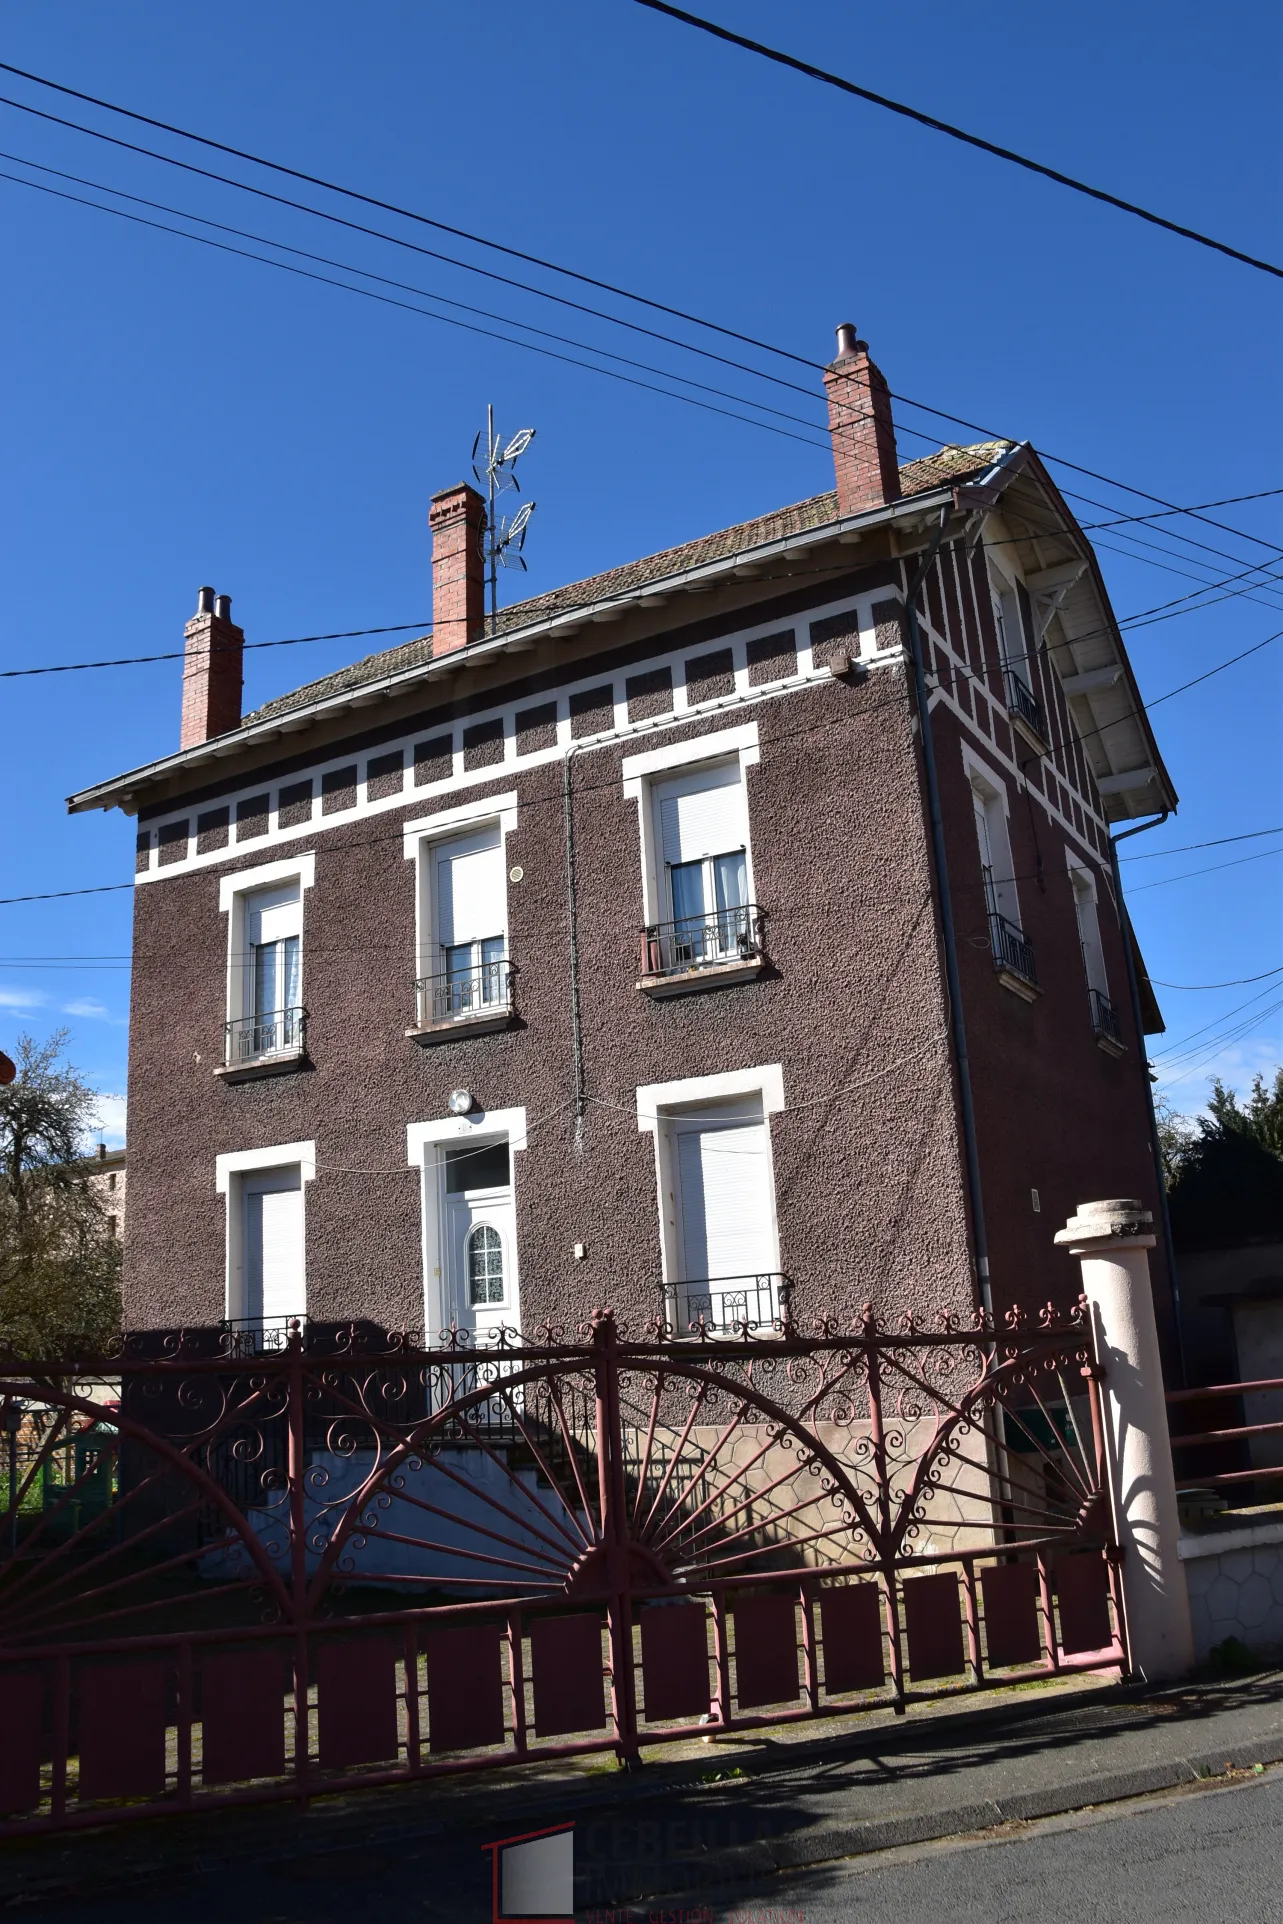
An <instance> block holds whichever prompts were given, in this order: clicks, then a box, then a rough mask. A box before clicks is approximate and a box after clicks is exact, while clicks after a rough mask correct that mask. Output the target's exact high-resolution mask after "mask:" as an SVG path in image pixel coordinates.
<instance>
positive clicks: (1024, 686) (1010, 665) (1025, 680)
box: [989, 564, 1046, 742]
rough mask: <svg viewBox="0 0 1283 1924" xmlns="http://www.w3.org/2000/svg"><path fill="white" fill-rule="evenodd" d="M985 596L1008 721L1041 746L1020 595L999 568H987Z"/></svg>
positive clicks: (1040, 717)
mask: <svg viewBox="0 0 1283 1924" xmlns="http://www.w3.org/2000/svg"><path fill="white" fill-rule="evenodd" d="M989 593H990V598H991V602H992V606H993V621H994V627H995V628H996V629H997V632H998V653H999V656H1000V658H1001V663H1002V679H1003V686H1004V688H1005V690H1006V696H1007V706H1008V708H1009V709H1010V711H1011V714H1012V717H1013V718H1014V719H1015V720H1017V721H1021V722H1023V723H1024V724H1025V726H1026V728H1029V729H1032V730H1033V732H1034V734H1035V735H1036V736H1037V737H1038V738H1039V741H1040V742H1041V741H1042V740H1043V739H1044V738H1045V735H1046V729H1045V726H1044V722H1043V712H1042V703H1041V702H1040V701H1039V699H1038V696H1037V695H1036V694H1035V692H1034V669H1033V652H1032V649H1033V636H1032V634H1031V633H1030V632H1029V625H1028V623H1027V622H1026V620H1025V618H1024V616H1023V614H1022V612H1021V606H1020V595H1021V591H1020V590H1019V589H1017V587H1016V586H1015V585H1014V584H1013V583H1012V582H1011V581H1010V580H1009V579H1008V578H1007V576H1006V575H1005V574H1003V572H1002V570H1001V569H1000V568H997V567H994V566H993V565H992V564H990V568H989Z"/></svg>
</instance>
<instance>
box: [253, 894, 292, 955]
mask: <svg viewBox="0 0 1283 1924" xmlns="http://www.w3.org/2000/svg"><path fill="white" fill-rule="evenodd" d="M302 933H303V907H302V898H301V895H300V891H299V885H298V883H297V882H286V883H284V884H283V885H282V886H281V887H280V888H276V889H260V890H259V891H258V892H257V893H256V894H254V895H250V896H247V897H246V900H245V936H246V940H247V941H248V942H249V943H251V944H252V946H253V947H255V948H257V947H258V946H259V944H260V943H263V942H280V941H283V940H284V939H285V937H286V936H289V935H301V934H302Z"/></svg>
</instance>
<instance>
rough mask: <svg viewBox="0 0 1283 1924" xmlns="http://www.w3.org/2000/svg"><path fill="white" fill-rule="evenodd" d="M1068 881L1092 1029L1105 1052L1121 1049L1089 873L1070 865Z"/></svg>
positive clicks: (1121, 1041) (1116, 1014)
mask: <svg viewBox="0 0 1283 1924" xmlns="http://www.w3.org/2000/svg"><path fill="white" fill-rule="evenodd" d="M1069 880H1070V884H1071V886H1072V888H1073V891H1074V915H1075V918H1076V920H1077V923H1078V946H1079V948H1080V950H1081V951H1082V958H1083V973H1084V975H1085V976H1086V978H1087V1001H1088V1005H1089V1007H1090V1009H1091V1026H1092V1028H1093V1030H1094V1031H1095V1034H1096V1038H1097V1040H1098V1041H1099V1042H1101V1043H1103V1044H1104V1045H1105V1046H1106V1047H1107V1048H1108V1047H1109V1045H1110V1044H1113V1045H1115V1046H1116V1047H1117V1048H1119V1049H1121V1048H1122V1046H1123V1035H1122V1025H1121V1024H1120V1022H1119V1020H1118V1011H1117V1010H1116V1009H1115V1007H1114V1005H1113V1003H1112V1001H1111V1000H1110V996H1109V976H1108V974H1107V972H1106V969H1105V951H1104V947H1103V945H1102V943H1101V939H1100V917H1099V915H1098V913H1097V909H1096V883H1095V879H1094V877H1093V876H1092V875H1091V874H1090V873H1089V872H1088V870H1086V869H1083V868H1077V867H1075V866H1074V864H1073V863H1072V862H1071V863H1070V867H1069Z"/></svg>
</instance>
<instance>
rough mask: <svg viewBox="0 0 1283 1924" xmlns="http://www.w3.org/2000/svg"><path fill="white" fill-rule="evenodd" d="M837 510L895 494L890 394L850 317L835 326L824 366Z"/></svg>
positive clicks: (875, 503) (878, 503) (875, 504)
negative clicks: (834, 345)
mask: <svg viewBox="0 0 1283 1924" xmlns="http://www.w3.org/2000/svg"><path fill="white" fill-rule="evenodd" d="M824 388H825V392H826V393H827V395H828V397H829V434H830V436H831V438H832V441H833V466H834V469H835V471H836V474H837V490H838V513H839V514H840V515H847V514H860V513H861V512H862V511H863V510H864V509H866V508H880V507H882V506H884V505H885V503H886V502H888V501H895V500H897V499H898V497H899V494H900V464H899V459H898V457H897V455H896V449H895V422H894V421H893V420H892V418H891V392H890V389H889V388H888V387H887V384H886V382H885V380H884V379H883V378H882V375H881V373H880V371H879V370H878V369H877V368H876V367H875V366H874V364H873V362H872V361H871V360H870V359H869V344H868V342H867V341H861V340H859V339H858V338H857V336H856V332H855V328H854V326H853V324H852V323H851V322H850V321H844V322H843V323H842V325H841V327H839V329H838V351H837V359H836V360H835V361H831V362H830V363H829V365H828V367H826V368H825V370H824Z"/></svg>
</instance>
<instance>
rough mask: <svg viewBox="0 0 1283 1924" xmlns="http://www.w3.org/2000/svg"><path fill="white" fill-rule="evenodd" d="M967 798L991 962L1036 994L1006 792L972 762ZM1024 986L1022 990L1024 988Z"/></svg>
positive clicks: (1009, 981) (1010, 983) (1008, 981)
mask: <svg viewBox="0 0 1283 1924" xmlns="http://www.w3.org/2000/svg"><path fill="white" fill-rule="evenodd" d="M971 804H972V810H973V813H974V816H975V824H976V840H977V843H978V844H979V849H980V878H981V884H982V887H983V890H984V903H985V912H986V914H987V916H988V919H989V940H990V943H991V945H992V948H993V959H994V965H995V967H996V968H997V970H998V972H999V975H1000V977H1001V979H1002V980H1003V982H1004V984H1005V985H1006V986H1007V987H1009V988H1012V987H1018V985H1019V984H1022V983H1023V984H1024V985H1026V988H1027V989H1029V990H1030V992H1031V994H1035V995H1036V994H1037V990H1036V988H1033V986H1032V985H1033V984H1035V983H1036V981H1037V976H1036V973H1035V969H1034V953H1033V944H1032V943H1031V942H1030V941H1029V939H1028V937H1027V936H1026V935H1025V933H1024V931H1023V930H1022V928H1021V926H1020V904H1019V901H1018V900H1017V896H1016V880H1015V874H1014V871H1013V868H1012V861H1011V843H1010V841H1009V840H1008V837H1007V810H1006V802H1005V797H1004V795H1003V793H1002V791H1001V789H1000V788H999V787H998V786H997V784H996V782H994V781H992V780H990V779H989V778H988V777H986V776H984V775H982V774H981V773H980V771H979V770H978V768H977V767H976V766H975V765H974V764H973V765H972V767H971ZM1022 992H1023V991H1022Z"/></svg>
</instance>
